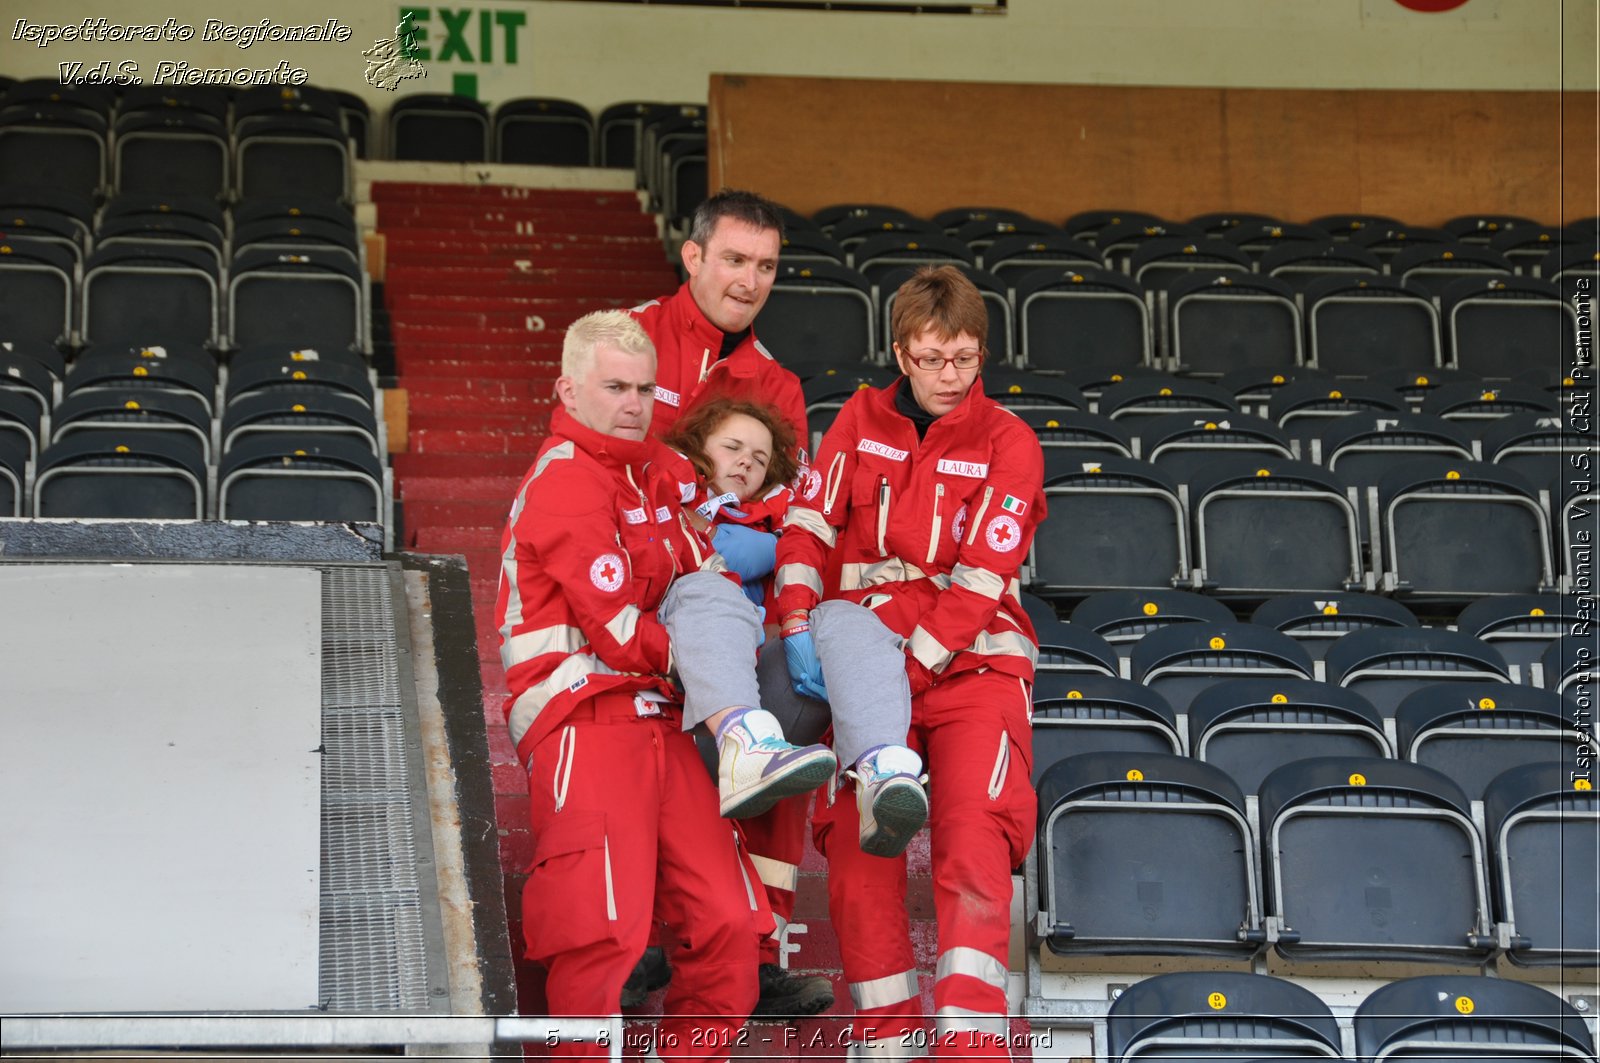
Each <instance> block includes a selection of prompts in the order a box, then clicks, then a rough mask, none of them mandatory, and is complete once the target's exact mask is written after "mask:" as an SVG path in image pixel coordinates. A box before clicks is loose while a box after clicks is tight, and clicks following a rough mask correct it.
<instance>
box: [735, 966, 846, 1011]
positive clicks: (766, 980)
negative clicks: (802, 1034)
mask: <svg viewBox="0 0 1600 1063" xmlns="http://www.w3.org/2000/svg"><path fill="white" fill-rule="evenodd" d="M831 1007H833V983H832V982H830V981H828V980H827V979H826V978H824V977H823V976H822V975H820V974H810V975H806V974H790V973H789V972H788V971H786V970H784V969H783V968H782V967H779V966H778V965H777V964H775V963H763V964H762V965H761V999H760V1000H758V1001H756V1010H755V1011H754V1013H753V1014H756V1015H782V1016H791V1015H815V1014H817V1013H818V1012H819V1011H827V1010H828V1009H829V1008H831Z"/></svg>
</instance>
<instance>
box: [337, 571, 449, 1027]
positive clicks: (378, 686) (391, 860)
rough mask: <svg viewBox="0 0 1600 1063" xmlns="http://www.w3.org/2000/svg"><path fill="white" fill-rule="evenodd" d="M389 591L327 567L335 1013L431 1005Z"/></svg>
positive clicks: (382, 578) (385, 582) (373, 577)
mask: <svg viewBox="0 0 1600 1063" xmlns="http://www.w3.org/2000/svg"><path fill="white" fill-rule="evenodd" d="M389 588H390V584H389V572H388V570H387V569H386V568H384V567H383V566H381V565H379V566H370V567H330V568H326V569H323V570H322V706H323V709H322V743H323V754H324V755H323V766H322V929H321V963H320V992H319V995H320V997H321V1003H322V1006H323V1007H325V1008H328V1009H330V1010H333V1011H361V1012H372V1011H391V1010H421V1009H424V1008H426V1007H427V1005H428V1003H429V996H428V958H429V957H428V946H427V935H426V934H425V931H424V911H423V907H424V905H423V901H424V898H423V896H422V888H421V883H420V882H419V878H418V867H419V860H418V855H419V854H418V844H417V818H418V809H417V807H416V801H417V800H418V798H417V795H416V794H415V793H414V792H413V788H412V785H411V765H410V763H409V758H408V757H407V753H406V739H405V735H406V726H405V709H404V705H403V704H402V701H401V695H400V681H399V665H398V662H397V661H396V659H395V637H394V628H395V620H394V610H393V603H392V601H391V596H390V589H389ZM425 855H426V856H428V857H429V858H430V861H429V862H428V863H429V866H431V856H432V854H431V853H428V854H425Z"/></svg>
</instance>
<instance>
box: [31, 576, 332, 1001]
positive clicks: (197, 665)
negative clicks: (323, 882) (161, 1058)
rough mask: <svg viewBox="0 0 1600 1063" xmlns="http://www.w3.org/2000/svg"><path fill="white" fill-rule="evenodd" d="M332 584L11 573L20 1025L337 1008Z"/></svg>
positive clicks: (293, 579)
mask: <svg viewBox="0 0 1600 1063" xmlns="http://www.w3.org/2000/svg"><path fill="white" fill-rule="evenodd" d="M321 661H322V652H321V577H320V575H319V574H318V573H317V572H315V571H313V570H309V569H291V568H269V567H257V568H249V567H225V566H220V565H213V566H198V565H196V566H187V565H91V564H85V565H76V566H68V565H15V566H3V565H0V1013H7V1012H30V1011H113V1012H114V1011H204V1010H218V1009H241V1010H257V1009H285V1008H288V1009H301V1008H306V1007H309V1006H313V1005H315V1004H316V1002H317V949H318V880H319V874H320V864H319V839H320V819H321V817H320V804H321V800H320V786H321V764H320V758H319V756H318V754H317V753H316V752H315V750H316V749H317V747H318V746H319V745H320V744H321V738H320V735H321V704H322V697H321V687H322V684H321Z"/></svg>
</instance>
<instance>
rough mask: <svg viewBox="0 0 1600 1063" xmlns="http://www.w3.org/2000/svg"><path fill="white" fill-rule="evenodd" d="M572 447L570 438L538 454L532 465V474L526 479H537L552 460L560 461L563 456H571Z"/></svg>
mask: <svg viewBox="0 0 1600 1063" xmlns="http://www.w3.org/2000/svg"><path fill="white" fill-rule="evenodd" d="M573 449H574V444H573V442H572V440H570V439H569V440H567V441H566V442H565V443H560V444H557V445H556V446H553V447H551V448H550V449H549V450H547V451H545V452H544V453H543V454H541V455H540V456H539V461H538V462H537V464H535V465H534V467H533V475H532V476H530V477H528V479H530V480H537V479H538V478H539V476H540V474H542V473H543V472H544V470H545V469H546V468H547V467H548V466H549V464H550V463H551V462H552V461H560V460H562V459H564V458H570V457H572V452H573Z"/></svg>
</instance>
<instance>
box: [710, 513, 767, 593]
mask: <svg viewBox="0 0 1600 1063" xmlns="http://www.w3.org/2000/svg"><path fill="white" fill-rule="evenodd" d="M711 545H712V546H715V547H716V548H717V553H719V554H721V555H722V559H723V560H724V561H726V562H727V563H728V567H729V568H730V569H732V570H733V571H735V572H737V573H738V574H739V579H740V580H741V581H743V582H745V583H756V582H758V581H760V580H763V579H766V578H767V577H768V576H770V575H772V570H773V569H774V568H775V567H777V564H778V537H777V536H776V535H774V534H772V533H771V532H764V531H757V530H756V529H754V528H747V527H745V526H744V525H743V524H719V525H717V530H716V531H715V532H713V533H712V535H711Z"/></svg>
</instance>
